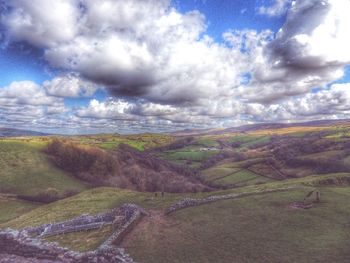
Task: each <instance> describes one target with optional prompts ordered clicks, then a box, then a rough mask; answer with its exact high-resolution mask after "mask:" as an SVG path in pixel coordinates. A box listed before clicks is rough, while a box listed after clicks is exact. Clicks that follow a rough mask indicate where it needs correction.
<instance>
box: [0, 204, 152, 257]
mask: <svg viewBox="0 0 350 263" xmlns="http://www.w3.org/2000/svg"><path fill="white" fill-rule="evenodd" d="M145 214H146V211H145V210H144V209H142V208H141V207H139V206H137V205H134V204H124V205H123V206H122V207H120V208H117V209H113V210H111V211H109V212H107V213H103V214H98V215H96V216H90V215H82V216H79V217H77V218H74V219H72V220H68V221H65V222H60V223H55V224H46V225H42V226H38V227H30V228H25V229H23V230H21V231H17V230H13V229H5V230H2V231H0V262H2V261H1V258H5V255H6V258H8V257H9V255H10V256H11V255H12V256H16V257H24V258H29V259H37V260H38V262H40V260H48V262H50V261H52V262H64V263H65V262H67V263H90V262H91V263H93V262H101V263H107V262H111V263H121V262H124V263H133V262H134V261H133V260H132V259H131V258H130V257H129V256H128V255H127V254H126V253H125V251H124V250H123V249H121V248H118V247H117V246H116V245H115V244H116V242H119V241H120V240H121V238H122V237H123V236H124V235H125V234H126V233H127V232H128V231H130V228H131V227H132V226H133V225H134V224H135V223H136V222H137V221H138V220H139V219H141V217H142V216H143V215H145ZM104 224H113V225H114V228H115V232H114V233H113V234H112V236H111V237H110V238H108V239H107V240H106V241H105V242H104V243H103V244H102V245H101V246H100V247H99V248H97V249H96V250H95V251H89V252H85V253H79V252H75V251H71V250H69V249H67V248H62V247H60V246H59V245H58V244H57V243H55V242H46V241H44V240H42V239H40V237H43V236H52V235H55V234H64V233H70V232H75V231H82V230H90V229H93V228H95V226H103V225H104ZM92 226H94V227H93V228H92ZM2 255H3V257H2ZM3 262H4V261H3ZM34 262H35V261H34Z"/></svg>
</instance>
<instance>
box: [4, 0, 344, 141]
mask: <svg viewBox="0 0 350 263" xmlns="http://www.w3.org/2000/svg"><path fill="white" fill-rule="evenodd" d="M348 10H350V0H324V1H323V0H296V1H292V0H229V1H226V0H222V1H216V0H172V1H171V0H123V1H120V0H99V1H95V0H31V1H27V0H0V127H11V128H21V129H30V130H35V131H42V132H48V133H61V134H88V133H142V132H167V131H174V130H183V129H202V128H224V127H234V126H239V125H243V124H250V123H264V122H302V121H309V120H320V119H344V118H349V117H350V67H349V64H350V48H349V46H350V34H349V33H350V32H349V31H350V29H349V28H350V16H349V15H348Z"/></svg>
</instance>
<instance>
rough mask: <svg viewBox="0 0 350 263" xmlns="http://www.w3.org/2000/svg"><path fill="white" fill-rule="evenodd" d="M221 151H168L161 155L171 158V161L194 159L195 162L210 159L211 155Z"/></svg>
mask: <svg viewBox="0 0 350 263" xmlns="http://www.w3.org/2000/svg"><path fill="white" fill-rule="evenodd" d="M218 152H219V151H215V150H213V151H194V150H193V151H192V150H187V151H182V150H179V151H168V152H165V153H164V154H162V155H161V157H163V158H165V159H167V160H170V161H176V160H192V161H194V162H202V161H204V160H206V159H208V158H209V157H210V156H213V155H215V154H217V153H218Z"/></svg>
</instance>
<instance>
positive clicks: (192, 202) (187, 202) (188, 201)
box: [165, 187, 294, 215]
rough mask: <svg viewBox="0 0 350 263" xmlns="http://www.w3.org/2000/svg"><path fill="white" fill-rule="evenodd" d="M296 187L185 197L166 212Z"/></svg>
mask: <svg viewBox="0 0 350 263" xmlns="http://www.w3.org/2000/svg"><path fill="white" fill-rule="evenodd" d="M292 188H294V187H285V188H277V189H265V190H258V191H252V192H243V193H237V194H227V195H214V196H209V197H206V198H203V199H193V198H185V199H182V200H181V201H179V202H177V203H175V204H173V205H171V206H170V207H169V208H168V209H167V211H166V212H165V214H167V215H168V214H171V213H173V212H175V211H178V210H181V209H185V208H188V207H192V206H199V205H203V204H208V203H211V202H215V201H219V200H226V199H234V198H238V197H244V196H250V195H256V194H264V193H272V192H281V191H287V190H290V189H292Z"/></svg>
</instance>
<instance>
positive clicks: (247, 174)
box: [214, 170, 272, 186]
mask: <svg viewBox="0 0 350 263" xmlns="http://www.w3.org/2000/svg"><path fill="white" fill-rule="evenodd" d="M269 181H272V180H271V179H269V178H266V177H263V176H259V175H257V174H255V173H253V172H251V171H248V170H239V171H238V172H235V173H233V174H231V175H229V176H226V177H223V178H221V179H219V180H215V181H214V182H215V183H217V184H221V185H231V184H235V185H238V186H240V185H250V184H256V183H265V182H269Z"/></svg>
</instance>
